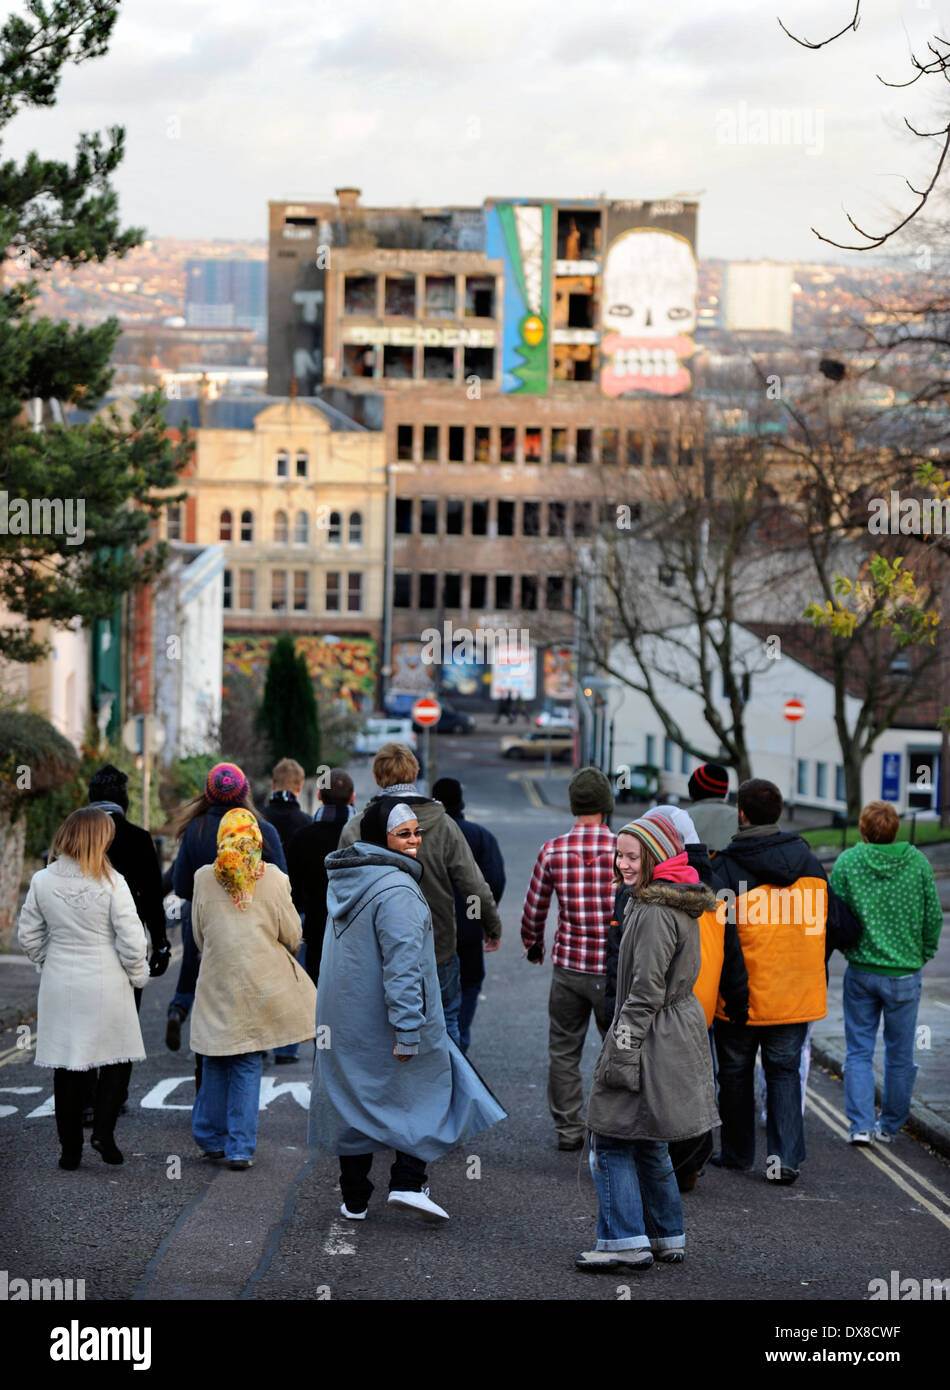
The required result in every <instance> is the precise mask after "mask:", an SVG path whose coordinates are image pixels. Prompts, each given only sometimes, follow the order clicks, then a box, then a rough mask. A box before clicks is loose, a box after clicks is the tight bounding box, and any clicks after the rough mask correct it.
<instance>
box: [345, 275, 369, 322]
mask: <svg viewBox="0 0 950 1390" xmlns="http://www.w3.org/2000/svg"><path fill="white" fill-rule="evenodd" d="M343 312H344V314H351V315H362V316H363V317H371V316H373V315H374V314H375V313H376V276H375V275H346V276H344V279H343Z"/></svg>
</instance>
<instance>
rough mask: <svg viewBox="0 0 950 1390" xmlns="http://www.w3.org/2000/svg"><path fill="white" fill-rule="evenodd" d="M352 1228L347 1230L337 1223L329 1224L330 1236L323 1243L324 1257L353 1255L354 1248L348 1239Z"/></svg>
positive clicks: (354, 1252)
mask: <svg viewBox="0 0 950 1390" xmlns="http://www.w3.org/2000/svg"><path fill="white" fill-rule="evenodd" d="M351 1230H352V1227H349V1228H347V1227H346V1226H344V1225H342V1224H341V1223H340V1222H339V1221H331V1222H330V1234H329V1235H328V1236H327V1238H326V1240H325V1241H324V1243H323V1251H324V1254H326V1255H355V1254H356V1246H355V1245H354V1244H353V1243H352V1241H351V1240H350V1239H349V1235H350V1231H351Z"/></svg>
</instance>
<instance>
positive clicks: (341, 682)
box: [224, 633, 377, 709]
mask: <svg viewBox="0 0 950 1390" xmlns="http://www.w3.org/2000/svg"><path fill="white" fill-rule="evenodd" d="M276 641H277V638H276V637H273V636H264V635H261V636H258V635H257V634H253V635H250V634H249V635H247V636H241V635H240V634H227V633H226V634H225V638H224V674H225V678H226V677H227V676H228V674H229V673H231V672H233V671H240V672H241V673H242V675H245V676H249V677H250V678H251V679H252V680H253V679H254V678H255V675H256V674H257V673H260V678H261V679H263V673H264V670H265V669H266V667H267V663H268V661H269V660H270V653H271V647H273V645H274V643H275V642H276ZM294 641H295V643H296V648H297V651H298V652H300V653H302V654H303V656H304V659H305V660H306V663H307V670H308V671H309V672H310V675H311V678H312V680H313V683H314V685H315V686H316V693H317V695H318V696H320V697H322V698H323V699H325V700H335V699H343V700H346V701H347V702H348V703H349V704H350V705H351V706H352V707H353V709H364V708H367V707H371V706H372V705H373V703H374V701H375V699H376V668H377V643H376V639H375V637H335V636H332V635H328V636H326V637H317V636H312V635H301V636H299V637H295V638H294Z"/></svg>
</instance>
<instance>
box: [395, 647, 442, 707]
mask: <svg viewBox="0 0 950 1390" xmlns="http://www.w3.org/2000/svg"><path fill="white" fill-rule="evenodd" d="M422 649H423V644H422V643H421V642H394V643H393V655H392V668H393V673H392V679H391V681H390V686H391V688H392V689H393V690H408V691H411V692H412V693H414V694H415V693H418V694H419V695H430V694H431V693H432V690H433V684H432V672H433V667H432V666H431V665H430V664H428V663H426V662H425V661H423V659H422Z"/></svg>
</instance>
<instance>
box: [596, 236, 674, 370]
mask: <svg viewBox="0 0 950 1390" xmlns="http://www.w3.org/2000/svg"><path fill="white" fill-rule="evenodd" d="M697 287H698V277H697V272H696V257H695V256H694V254H693V248H692V246H691V245H690V243H689V241H688V240H687V239H686V237H684V236H680V235H678V234H677V233H675V232H669V231H660V230H657V229H656V228H655V227H634V228H632V229H630V230H627V231H623V232H621V233H620V234H619V235H618V236H616V237H614V239H613V240H612V241H611V242H610V243H609V244H608V247H607V255H606V258H605V261H604V273H603V290H602V294H601V304H602V306H603V307H602V312H601V319H602V328H601V331H602V338H601V357H602V361H603V363H604V365H603V367H602V370H601V374H600V385H601V390H602V391H604V392H605V394H606V395H608V396H622V395H624V394H625V393H626V392H627V391H649V392H651V393H652V394H654V395H660V396H676V395H679V394H680V393H681V392H683V391H686V390H688V389H689V387H690V385H691V384H692V376H691V374H690V372H689V371H688V370H687V368H686V367H685V366H684V365H683V360H684V359H685V358H688V357H690V356H692V354H693V352H694V351H695V347H696V345H695V343H694V342H693V340H692V337H691V336H690V335H691V334H692V333H693V332H694V331H695V329H696V294H697Z"/></svg>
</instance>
